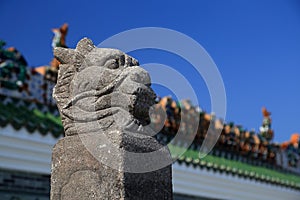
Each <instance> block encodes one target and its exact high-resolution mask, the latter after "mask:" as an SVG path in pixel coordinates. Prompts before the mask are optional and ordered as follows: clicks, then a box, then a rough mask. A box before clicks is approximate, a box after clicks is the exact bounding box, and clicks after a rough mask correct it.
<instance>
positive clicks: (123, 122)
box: [53, 38, 156, 135]
mask: <svg viewBox="0 0 300 200" xmlns="http://www.w3.org/2000/svg"><path fill="white" fill-rule="evenodd" d="M54 55H55V58H56V59H58V60H59V61H60V63H61V64H60V66H59V73H58V81H57V84H56V86H55V88H54V91H53V96H54V98H55V100H56V101H57V105H58V108H59V111H60V113H61V116H62V122H63V125H64V128H65V133H66V135H74V134H78V133H85V132H87V131H89V132H90V131H96V130H97V129H99V128H100V129H103V130H107V129H110V128H114V129H115V128H125V127H128V126H137V128H138V127H139V126H144V125H146V124H148V123H149V122H150V118H149V108H150V107H151V106H152V105H153V104H154V100H155V97H156V96H155V93H154V92H153V90H152V89H151V88H150V83H151V81H150V76H149V74H148V73H147V72H146V71H145V70H144V69H142V68H141V67H139V64H138V61H137V60H135V59H134V58H132V57H130V56H128V55H127V54H125V53H123V52H122V51H119V50H116V49H106V48H97V47H95V46H94V45H93V43H92V41H91V40H89V39H87V38H84V39H82V40H81V41H79V43H78V44H77V47H76V49H66V48H60V47H57V48H55V49H54ZM95 121H97V122H98V123H97V124H98V125H99V126H98V127H95V126H87V124H89V123H90V124H91V122H95ZM93 124H94V123H93ZM86 127H88V128H86ZM87 129H88V130H87Z"/></svg>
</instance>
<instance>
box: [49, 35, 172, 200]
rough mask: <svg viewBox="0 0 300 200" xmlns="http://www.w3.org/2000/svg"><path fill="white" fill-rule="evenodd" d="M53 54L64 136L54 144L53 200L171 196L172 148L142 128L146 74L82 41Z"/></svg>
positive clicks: (148, 100) (147, 100)
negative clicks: (58, 65)
mask: <svg viewBox="0 0 300 200" xmlns="http://www.w3.org/2000/svg"><path fill="white" fill-rule="evenodd" d="M54 54H55V57H56V58H57V59H58V60H59V61H60V62H61V65H60V69H59V75H58V82H57V85H56V86H55V89H54V93H53V95H54V98H55V99H56V101H57V105H58V108H59V111H60V113H61V117H62V122H63V125H64V129H65V135H66V137H65V138H62V139H61V140H60V141H59V142H58V143H57V144H56V145H55V147H54V149H53V154H52V172H51V200H60V199H63V200H74V199H75V200H76V199H80V200H81V199H87V200H89V199H146V200H147V199H151V200H152V199H172V173H171V166H170V163H171V158H170V153H169V151H168V148H167V147H164V146H162V145H161V144H159V143H158V142H157V141H156V140H155V139H154V137H152V136H153V135H154V134H155V133H154V132H153V130H152V129H151V128H149V126H147V125H148V124H149V122H150V118H149V108H150V107H151V106H152V105H153V104H154V98H155V93H154V92H153V91H152V89H151V88H150V82H151V81H150V76H149V74H148V73H147V72H146V71H145V70H143V69H142V68H140V67H139V66H138V62H137V61H136V60H135V59H134V58H132V57H130V56H128V55H126V54H125V53H123V52H121V51H119V50H115V49H100V48H96V47H95V46H94V45H93V43H92V42H91V41H90V40H89V39H87V38H84V39H82V40H81V41H80V42H79V43H78V45H77V47H76V49H64V48H55V50H54Z"/></svg>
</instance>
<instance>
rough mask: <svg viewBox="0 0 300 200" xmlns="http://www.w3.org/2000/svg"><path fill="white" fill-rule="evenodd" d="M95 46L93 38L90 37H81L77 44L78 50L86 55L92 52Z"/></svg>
mask: <svg viewBox="0 0 300 200" xmlns="http://www.w3.org/2000/svg"><path fill="white" fill-rule="evenodd" d="M94 48H95V45H94V44H93V42H92V40H90V39H88V38H83V39H81V40H80V41H79V42H78V43H77V46H76V51H78V52H79V53H80V54H82V55H86V54H88V53H89V52H91V51H92V50H93V49H94Z"/></svg>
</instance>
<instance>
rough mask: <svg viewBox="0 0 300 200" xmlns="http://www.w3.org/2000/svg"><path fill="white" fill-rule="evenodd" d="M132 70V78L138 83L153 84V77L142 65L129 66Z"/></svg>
mask: <svg viewBox="0 0 300 200" xmlns="http://www.w3.org/2000/svg"><path fill="white" fill-rule="evenodd" d="M128 69H130V70H131V72H130V79H131V80H132V81H135V82H137V83H141V84H145V85H147V86H150V85H151V79H150V75H149V73H148V72H147V71H146V70H144V69H143V68H141V67H138V66H134V67H130V68H128Z"/></svg>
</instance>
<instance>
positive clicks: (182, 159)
mask: <svg viewBox="0 0 300 200" xmlns="http://www.w3.org/2000/svg"><path fill="white" fill-rule="evenodd" d="M168 147H169V149H170V151H171V154H172V157H173V159H177V162H179V163H180V164H185V165H187V166H191V167H194V168H200V169H202V168H206V169H208V170H213V171H218V172H220V173H226V174H232V175H233V176H239V177H243V178H248V179H251V180H257V181H262V182H266V183H271V184H275V185H280V186H285V187H289V188H294V189H297V190H300V176H299V175H296V174H291V173H287V172H283V171H282V172H280V171H277V170H273V169H268V168H265V167H260V166H253V165H250V164H246V163H242V162H239V161H235V160H229V159H226V158H221V157H217V156H212V155H207V156H205V157H204V158H202V159H199V152H198V151H195V150H192V149H188V150H187V151H186V152H185V153H184V154H183V155H178V153H177V152H182V151H181V150H180V148H181V147H177V146H173V145H170V144H169V145H168Z"/></svg>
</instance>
